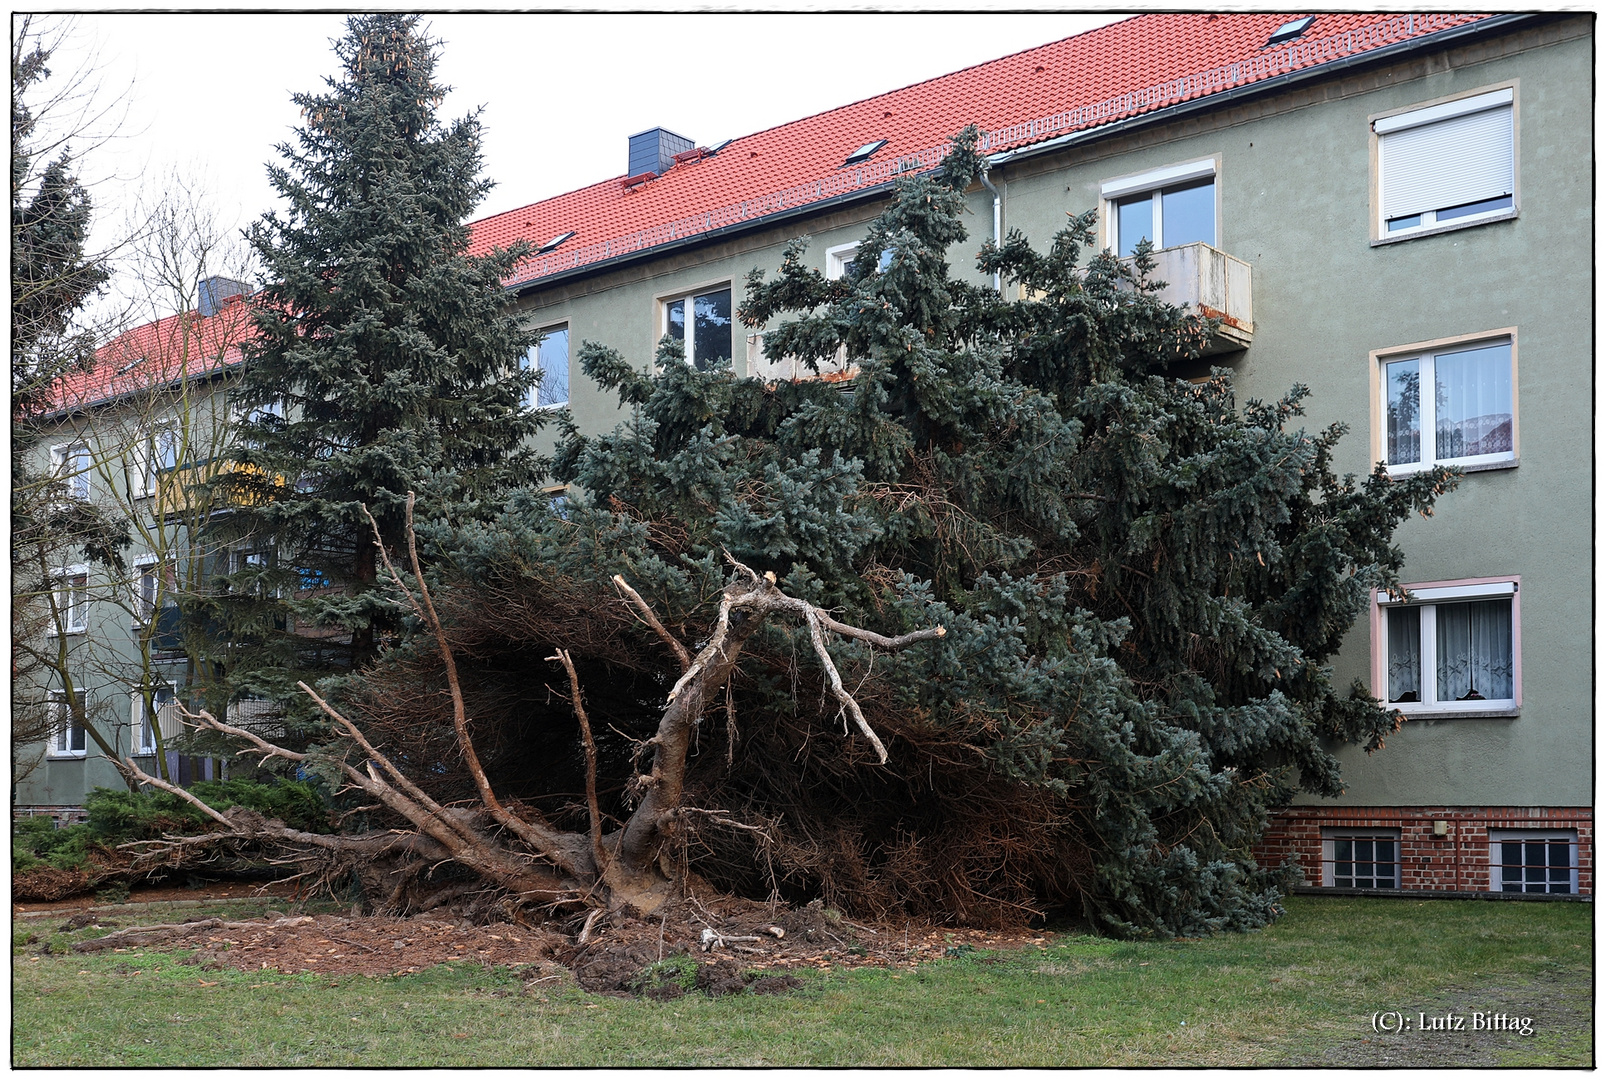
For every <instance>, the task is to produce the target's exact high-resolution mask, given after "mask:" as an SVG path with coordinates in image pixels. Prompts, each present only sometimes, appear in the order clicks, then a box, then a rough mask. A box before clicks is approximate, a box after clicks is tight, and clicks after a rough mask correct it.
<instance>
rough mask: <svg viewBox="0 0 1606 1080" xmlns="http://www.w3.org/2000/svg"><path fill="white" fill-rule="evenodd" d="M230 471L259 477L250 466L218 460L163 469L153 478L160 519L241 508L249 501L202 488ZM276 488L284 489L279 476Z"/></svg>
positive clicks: (282, 479) (259, 471)
mask: <svg viewBox="0 0 1606 1080" xmlns="http://www.w3.org/2000/svg"><path fill="white" fill-rule="evenodd" d="M232 472H239V473H242V474H248V475H261V470H260V469H258V468H257V467H256V466H254V465H241V464H239V463H237V462H233V461H225V460H222V459H219V458H211V459H209V460H207V461H200V462H192V463H186V464H183V465H179V466H177V467H176V468H171V469H165V470H163V471H161V472H159V473H157V475H156V490H155V492H154V495H155V499H154V503H155V509H156V511H157V512H159V513H160V514H162V515H163V516H164V517H168V518H172V517H176V516H180V515H187V514H196V513H201V514H212V513H216V512H218V511H220V510H228V509H232V508H234V507H236V506H240V505H243V504H244V503H246V502H248V501H250V500H248V499H246V498H244V497H238V496H237V497H232V498H231V497H227V496H221V495H218V494H213V493H210V492H209V491H208V490H207V489H206V488H205V486H204V485H205V484H206V482H207V481H209V480H213V479H215V478H216V477H218V476H220V475H223V474H226V473H232ZM276 486H279V487H282V486H284V478H283V477H277V478H276Z"/></svg>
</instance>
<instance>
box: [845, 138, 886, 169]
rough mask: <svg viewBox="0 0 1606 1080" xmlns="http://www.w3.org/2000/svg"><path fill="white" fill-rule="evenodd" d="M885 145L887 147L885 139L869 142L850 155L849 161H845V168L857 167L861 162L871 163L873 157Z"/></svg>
mask: <svg viewBox="0 0 1606 1080" xmlns="http://www.w3.org/2000/svg"><path fill="white" fill-rule="evenodd" d="M885 145H887V140H885V139H877V140H876V141H875V142H867V143H865V144H864V145H863V146H861V147H859V148H858V149H857V150H855V151H853V153H851V154H849V155H848V160H846V161H844V162H843V163H842V164H843V165H844V166H847V165H857V164H859V162H861V161H869V160H870V158H871V156H872V155H873V154H874V153H875V152H876V151H877V150H879V149H881V148H882V147H883V146H885Z"/></svg>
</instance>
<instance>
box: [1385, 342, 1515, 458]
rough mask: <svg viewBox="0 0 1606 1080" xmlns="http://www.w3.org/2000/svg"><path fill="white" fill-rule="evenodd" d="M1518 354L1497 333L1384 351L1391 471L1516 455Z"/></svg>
mask: <svg viewBox="0 0 1606 1080" xmlns="http://www.w3.org/2000/svg"><path fill="white" fill-rule="evenodd" d="M1512 356H1513V352H1512V343H1511V342H1510V341H1499V342H1493V343H1487V342H1486V343H1481V344H1475V345H1466V344H1459V345H1453V346H1444V347H1442V348H1440V349H1429V350H1426V351H1423V352H1421V353H1418V354H1415V355H1404V356H1401V355H1393V356H1386V357H1383V358H1382V359H1381V360H1380V363H1381V364H1382V384H1383V386H1382V395H1383V400H1382V407H1383V417H1384V421H1383V423H1384V430H1383V458H1384V461H1385V462H1386V463H1387V465H1388V470H1389V472H1390V473H1391V474H1392V475H1396V476H1398V475H1402V474H1404V473H1408V472H1415V471H1417V470H1418V469H1423V468H1426V467H1428V466H1430V465H1457V466H1461V467H1464V468H1466V467H1470V468H1489V467H1498V466H1500V465H1502V464H1504V463H1507V462H1514V461H1516V459H1517V452H1516V448H1517V443H1516V409H1515V407H1514V405H1515V400H1516V399H1515V395H1514V393H1513V386H1514V384H1515V381H1516V380H1515V378H1514V375H1515V367H1514V365H1513V363H1512ZM1430 389H1431V392H1429V390H1430Z"/></svg>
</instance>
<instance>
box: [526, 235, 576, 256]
mask: <svg viewBox="0 0 1606 1080" xmlns="http://www.w3.org/2000/svg"><path fill="white" fill-rule="evenodd" d="M573 235H574V231H573V230H572V229H571V230H570V231H569V232H566V233H559V234H558V235H557V236H554V237H553V238H552V239H550V240H548V241H547V242H546V243H544V244H542V245H541V246H540V247H538V248H536V249H535V253H536V254H537V255H545V254H546V253H547V252H549V251H556V250H557V249H558V245H559V244H561V243H563V242H564V241H565V240H567V239H568V238H569V237H571V236H573Z"/></svg>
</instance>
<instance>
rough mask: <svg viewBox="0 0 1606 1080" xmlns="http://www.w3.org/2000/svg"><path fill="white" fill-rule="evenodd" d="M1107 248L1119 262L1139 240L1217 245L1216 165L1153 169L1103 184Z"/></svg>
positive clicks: (1204, 163)
mask: <svg viewBox="0 0 1606 1080" xmlns="http://www.w3.org/2000/svg"><path fill="white" fill-rule="evenodd" d="M1100 190H1101V194H1102V195H1103V197H1104V200H1105V219H1106V221H1107V223H1108V224H1107V227H1108V230H1109V234H1110V235H1109V241H1110V243H1109V246H1110V248H1111V249H1112V250H1114V251H1115V252H1116V254H1118V255H1120V256H1121V257H1122V258H1126V257H1128V256H1131V255H1133V254H1135V253H1136V252H1137V249H1138V244H1139V243H1141V242H1142V241H1143V240H1149V241H1151V242H1152V243H1153V244H1154V246H1155V247H1157V248H1170V247H1180V246H1182V245H1183V244H1196V243H1205V244H1209V245H1211V246H1212V247H1214V246H1215V245H1216V161H1215V159H1214V158H1211V159H1209V160H1206V161H1193V162H1188V163H1186V164H1183V165H1172V166H1169V167H1167V168H1164V169H1154V170H1152V171H1150V172H1146V173H1140V174H1138V175H1137V176H1129V177H1125V178H1124V179H1119V180H1109V181H1106V182H1105V183H1104V185H1103V186H1102V188H1101V189H1100Z"/></svg>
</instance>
